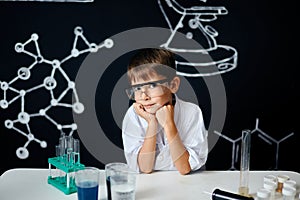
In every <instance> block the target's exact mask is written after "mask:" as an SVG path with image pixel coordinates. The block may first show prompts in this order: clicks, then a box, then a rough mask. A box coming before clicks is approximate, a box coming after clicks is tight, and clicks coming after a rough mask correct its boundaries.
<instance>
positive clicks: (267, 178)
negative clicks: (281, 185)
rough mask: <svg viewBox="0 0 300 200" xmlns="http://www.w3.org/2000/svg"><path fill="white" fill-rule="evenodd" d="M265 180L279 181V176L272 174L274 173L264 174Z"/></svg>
mask: <svg viewBox="0 0 300 200" xmlns="http://www.w3.org/2000/svg"><path fill="white" fill-rule="evenodd" d="M264 181H273V182H275V183H276V182H277V177H276V176H274V175H272V174H268V175H265V176H264Z"/></svg>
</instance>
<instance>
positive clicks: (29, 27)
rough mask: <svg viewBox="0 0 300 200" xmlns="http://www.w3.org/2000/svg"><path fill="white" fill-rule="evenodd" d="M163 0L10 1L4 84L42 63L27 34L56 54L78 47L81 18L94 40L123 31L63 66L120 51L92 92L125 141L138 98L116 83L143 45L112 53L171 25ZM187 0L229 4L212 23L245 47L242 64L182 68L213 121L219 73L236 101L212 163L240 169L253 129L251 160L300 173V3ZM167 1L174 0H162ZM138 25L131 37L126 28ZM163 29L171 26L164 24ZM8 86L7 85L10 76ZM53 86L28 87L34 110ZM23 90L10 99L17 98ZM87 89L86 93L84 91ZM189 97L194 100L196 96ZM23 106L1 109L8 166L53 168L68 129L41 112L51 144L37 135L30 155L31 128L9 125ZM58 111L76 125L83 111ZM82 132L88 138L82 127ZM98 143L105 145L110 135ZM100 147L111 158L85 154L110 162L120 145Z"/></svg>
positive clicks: (106, 122)
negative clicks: (24, 153) (204, 70)
mask: <svg viewBox="0 0 300 200" xmlns="http://www.w3.org/2000/svg"><path fill="white" fill-rule="evenodd" d="M158 2H160V1H143V2H142V1H138V0H131V1H121V0H115V1H100V0H95V1H94V2H88V3H74V2H72V3H68V2H34V1H28V2H24V1H0V20H1V22H0V23H1V32H0V38H1V45H0V58H1V64H0V65H1V68H0V69H1V71H0V82H1V84H3V83H8V82H9V81H11V80H13V79H14V78H15V77H16V76H17V75H18V72H19V73H20V68H22V67H25V68H28V67H29V66H31V65H32V64H33V62H34V60H33V59H32V57H30V56H29V55H27V54H26V53H18V52H17V51H16V50H15V49H16V48H17V46H16V44H17V43H23V44H24V43H25V42H26V41H28V40H29V39H30V38H32V37H33V38H34V37H36V36H38V40H37V41H38V45H39V50H40V53H41V54H42V55H43V58H47V59H48V60H50V61H53V60H55V59H57V60H60V61H61V60H62V59H63V58H66V57H67V56H68V55H71V54H72V52H71V50H72V47H73V45H74V38H75V34H74V31H75V30H77V29H76V28H78V27H80V28H81V29H80V30H82V31H83V35H84V37H85V38H86V40H87V41H89V42H90V43H92V44H96V45H101V44H103V42H104V41H105V40H107V39H112V40H114V45H113V47H112V48H105V47H103V48H99V49H98V51H97V52H94V54H93V52H87V53H85V54H81V55H79V56H77V57H74V59H73V58H72V59H70V60H69V61H68V62H65V63H64V64H62V65H61V66H62V67H63V69H64V70H65V73H66V74H67V75H68V77H69V78H70V80H73V81H74V80H75V79H76V78H78V76H79V74H80V73H84V72H81V71H80V70H81V69H83V68H82V66H83V65H86V64H88V61H87V60H89V59H93V56H98V55H100V56H101V55H102V56H103V55H105V56H106V57H105V58H107V59H112V60H113V62H111V63H110V65H108V66H101V62H99V66H98V67H99V68H101V67H106V68H105V71H103V73H101V77H99V79H98V80H96V81H98V82H96V84H97V87H96V91H95V92H94V94H93V95H91V96H90V98H92V99H93V100H94V101H95V106H94V109H95V113H96V119H97V123H98V124H99V125H100V126H101V128H102V131H103V133H104V134H105V136H106V137H107V139H108V141H110V143H111V144H113V145H112V146H115V147H116V148H117V149H122V138H121V129H120V123H121V119H122V116H123V115H124V112H125V111H126V109H125V110H124V108H126V107H128V104H129V101H128V100H124V101H123V99H120V101H119V102H118V101H116V102H115V100H112V99H114V98H113V97H114V95H115V93H114V92H116V91H114V89H115V86H116V85H120V82H119V81H120V80H121V79H123V78H124V74H125V72H126V65H127V62H128V59H129V58H130V56H131V55H132V53H133V49H132V51H128V52H124V54H123V55H119V57H116V58H113V57H110V56H111V55H116V54H114V53H111V54H110V52H118V50H119V49H120V48H121V47H122V48H124V47H126V44H130V43H133V42H134V41H133V40H134V38H132V37H131V36H132V35H130V34H131V33H132V32H130V31H133V30H140V29H142V30H145V29H146V30H147V28H149V27H154V28H162V29H164V30H168V29H170V27H169V25H168V22H167V21H166V19H165V18H164V15H163V13H162V10H161V8H160V6H159V3H158ZM177 2H180V4H181V5H184V6H185V7H192V6H194V9H196V8H197V6H198V8H199V6H213V7H224V8H226V10H227V11H228V13H226V14H224V15H218V16H217V19H216V20H214V21H211V22H210V25H211V27H213V28H214V30H216V31H217V32H218V36H217V37H216V41H217V43H218V44H222V45H227V46H230V47H233V48H234V49H235V50H236V52H237V60H236V67H235V68H234V69H232V70H231V71H228V72H226V73H223V74H219V75H215V76H207V77H191V76H190V77H186V76H181V78H182V79H183V81H184V82H185V83H186V84H187V85H190V87H191V88H192V89H193V91H195V95H196V102H197V103H198V104H199V106H200V107H201V109H202V111H203V115H204V120H205V124H206V127H207V128H208V127H210V124H211V123H212V122H211V119H212V118H211V116H212V113H214V112H216V114H218V110H216V111H215V110H213V109H212V107H213V105H214V103H213V102H212V98H214V97H212V96H211V94H210V92H209V88H208V87H209V86H208V85H207V83H210V84H212V83H216V84H217V81H220V80H221V82H222V83H223V85H224V95H223V96H222V98H224V99H225V101H223V103H224V105H225V107H226V108H225V117H224V124H223V126H221V128H220V130H210V132H209V134H210V135H211V136H212V138H215V137H217V138H218V140H216V141H214V142H213V143H214V144H213V145H214V146H213V148H212V149H211V150H210V152H209V157H208V161H207V164H206V168H207V169H215V170H230V169H232V170H235V169H239V151H238V148H240V146H239V145H240V141H239V138H240V136H241V133H242V130H244V129H249V130H252V131H253V134H252V136H253V138H252V146H251V167H250V168H251V169H254V170H268V169H272V170H273V169H274V170H276V169H280V170H293V171H298V172H300V171H299V169H300V166H299V164H296V163H299V162H296V163H295V159H293V156H294V155H295V153H296V152H298V149H297V144H298V143H299V141H300V140H299V139H300V138H299V123H298V122H297V119H298V117H297V116H298V115H297V114H298V111H299V104H298V102H299V84H298V81H297V79H296V76H297V72H298V71H296V68H297V56H296V52H297V51H296V50H295V48H296V47H297V46H296V45H295V44H296V40H297V36H295V35H294V33H295V32H294V31H295V30H294V28H295V26H296V25H297V24H298V21H297V20H296V19H297V18H296V14H295V13H296V12H293V9H295V8H296V6H295V5H294V3H293V2H292V1H290V2H287V1H285V2H279V1H276V2H261V1H257V0H255V1H246V2H245V1H217V0H211V1H209V0H208V1H207V2H203V1H192V0H191V1H177ZM161 3H164V4H165V3H166V2H165V1H163V0H161ZM293 5H294V6H293ZM177 17H178V16H175V15H174V16H173V15H171V17H170V18H169V20H170V21H172V20H173V22H174V21H175V22H176V20H178V19H177ZM143 28H145V29H143ZM149 30H150V29H149ZM211 31H212V29H211ZM128 32H129V33H130V34H129V36H130V37H128V38H126V37H123V36H124V35H125V36H126V34H127V33H128ZM163 33H164V34H165V33H168V32H165V31H163ZM170 33H171V31H170ZM164 34H162V35H161V37H165V36H167V37H166V38H165V40H164V38H162V41H163V40H164V41H167V38H168V35H167V34H166V35H164ZM121 36H122V37H121ZM145 36H147V34H145V35H144V36H143V35H140V37H139V38H140V40H141V41H142V40H144V41H147V39H149V40H150V39H151V36H150V37H149V38H147V37H145ZM186 36H187V37H192V36H193V37H194V38H195V39H196V38H197V35H195V34H194V35H191V34H186ZM78 45H79V48H86V43H85V42H84V40H82V38H79V39H78ZM155 45H156V44H155ZM27 47H28V50H29V51H31V52H33V51H35V50H36V49H35V46H34V45H33V43H31V44H28V46H26V48H27ZM118 48H119V49H118ZM120 52H121V51H120ZM73 53H74V52H73ZM51 69H52V68H51V65H50V67H49V65H46V64H42V65H41V66H39V67H36V68H34V70H32V71H31V76H30V80H19V82H18V83H16V87H17V88H19V89H20V88H25V89H24V90H27V89H28V88H32V87H33V86H35V85H38V84H40V83H42V82H43V81H44V77H45V76H47V74H49V73H50V72H51ZM216 77H218V78H216ZM25 78H26V77H25ZM217 79H218V80H217ZM57 80H64V77H63V76H59V77H57ZM214 81H216V82H214ZM51 83H52V82H51ZM74 83H75V82H74ZM66 84H68V83H67V82H64V83H63V85H62V86H61V85H60V87H61V88H60V87H58V88H57V89H58V91H57V94H56V95H58V94H59V92H62V91H63V89H62V88H63V87H64V86H66ZM84 86H85V85H84ZM2 87H3V88H5V85H3V86H2ZM76 87H80V88H81V89H82V88H83V85H76ZM93 87H94V86H93ZM89 89H91V88H89V86H88V85H86V88H85V90H87V91H88V90H89ZM48 94H49V93H47V92H45V91H38V90H37V92H36V93H33V92H32V95H30V96H29V95H28V98H27V96H26V99H25V101H26V109H28V110H34V108H36V107H37V106H38V105H39V106H44V107H45V106H46V105H47V103H49V101H50V100H49V96H48ZM13 95H14V94H11V96H7V98H13ZM78 95H79V99H80V97H81V94H80V93H79V94H78ZM122 95H123V94H122ZM124 95H125V94H124ZM179 95H180V93H179ZM71 97H72V96H70V97H66V101H72V98H71ZM3 98H4V96H3V90H0V100H2V99H3ZM182 98H183V99H193V98H192V97H190V96H188V95H187V96H184V97H182ZM83 101H84V100H83ZM45 102H46V103H45ZM217 102H218V101H217ZM117 104H120V105H123V106H121V108H122V109H121V108H120V109H121V111H122V112H120V113H117V114H116V113H115V112H114V111H113V110H114V109H117V110H118V109H119V108H116V107H114V106H117ZM112 105H113V106H112ZM20 108H21V100H20V99H17V100H16V101H15V102H14V103H12V104H10V105H9V106H8V107H7V108H5V109H3V108H0V138H1V139H0V145H1V165H0V166H1V171H0V173H3V172H4V171H6V170H8V169H11V168H17V167H34V168H35V167H43V168H44V167H45V168H46V167H48V163H47V159H48V158H50V157H53V156H55V145H57V143H58V138H59V136H60V130H59V129H58V127H57V126H55V125H54V123H53V122H52V121H51V120H49V119H45V118H43V117H37V118H36V119H35V122H33V121H34V120H32V123H33V124H32V126H31V131H32V133H33V135H34V137H35V138H39V139H40V140H42V141H45V142H46V143H47V146H46V147H43V145H44V144H45V143H38V142H34V141H32V142H30V144H29V145H28V146H27V149H28V152H29V155H28V157H27V158H25V159H20V158H19V157H18V156H17V155H16V151H17V149H18V148H19V147H23V146H24V145H25V144H26V142H27V137H25V136H24V135H22V134H21V133H19V132H18V131H16V130H13V129H9V128H7V124H6V125H5V122H7V119H10V120H14V119H16V118H17V117H18V114H19V112H20ZM51 114H52V116H53V118H55V119H57V120H61V121H62V122H61V123H71V124H72V123H73V118H74V116H75V118H76V116H77V115H76V113H75V115H74V112H73V111H72V109H70V110H67V109H57V110H56V111H54V112H53V113H51ZM219 114H220V115H222V112H221V111H220V112H219ZM115 115H118V116H115ZM79 116H80V114H78V117H79ZM25 118H26V116H25ZM116 119H117V120H116ZM91 127H92V126H91ZM25 130H26V127H25ZM78 130H80V127H78ZM93 131H95V130H93V129H92V128H91V129H90V130H88V132H90V133H93ZM93 134H97V133H93ZM74 137H76V138H79V137H78V133H77V132H76V131H74ZM98 142H99V146H101V145H103V143H104V140H103V141H98ZM104 146H105V145H104ZM99 150H101V151H103V152H101V153H104V154H105V155H106V157H108V158H107V159H103V160H101V159H99V158H97V156H95V155H94V153H92V152H91V151H90V148H89V147H87V146H85V145H84V144H83V143H81V162H82V163H84V164H86V165H94V166H97V167H99V168H103V167H104V164H105V162H106V161H107V160H109V159H110V158H111V159H112V160H114V154H112V155H110V153H111V152H112V151H113V150H112V149H105V150H103V148H99ZM101 155H102V154H101ZM118 159H119V158H118ZM296 159H297V157H296Z"/></svg>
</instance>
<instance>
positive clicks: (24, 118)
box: [18, 112, 30, 124]
mask: <svg viewBox="0 0 300 200" xmlns="http://www.w3.org/2000/svg"><path fill="white" fill-rule="evenodd" d="M18 120H19V121H20V123H22V124H28V123H29V121H30V116H29V114H28V113H26V112H20V113H19V114H18Z"/></svg>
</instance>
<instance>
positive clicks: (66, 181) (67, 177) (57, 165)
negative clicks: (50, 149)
mask: <svg viewBox="0 0 300 200" xmlns="http://www.w3.org/2000/svg"><path fill="white" fill-rule="evenodd" d="M72 146H73V147H72ZM48 163H49V176H48V184H50V185H53V186H54V187H56V188H57V189H59V190H60V191H62V192H63V193H65V194H67V195H68V194H72V193H75V192H77V188H76V184H75V172H76V171H78V170H81V169H84V168H85V165H83V164H81V163H80V155H79V140H77V139H74V138H73V137H72V136H63V137H61V138H60V144H59V145H57V146H56V157H53V158H48ZM52 166H53V167H54V168H52Z"/></svg>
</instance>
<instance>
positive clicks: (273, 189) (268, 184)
mask: <svg viewBox="0 0 300 200" xmlns="http://www.w3.org/2000/svg"><path fill="white" fill-rule="evenodd" d="M264 188H265V189H267V190H268V191H270V200H275V193H276V188H277V184H276V183H275V182H272V181H264Z"/></svg>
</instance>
